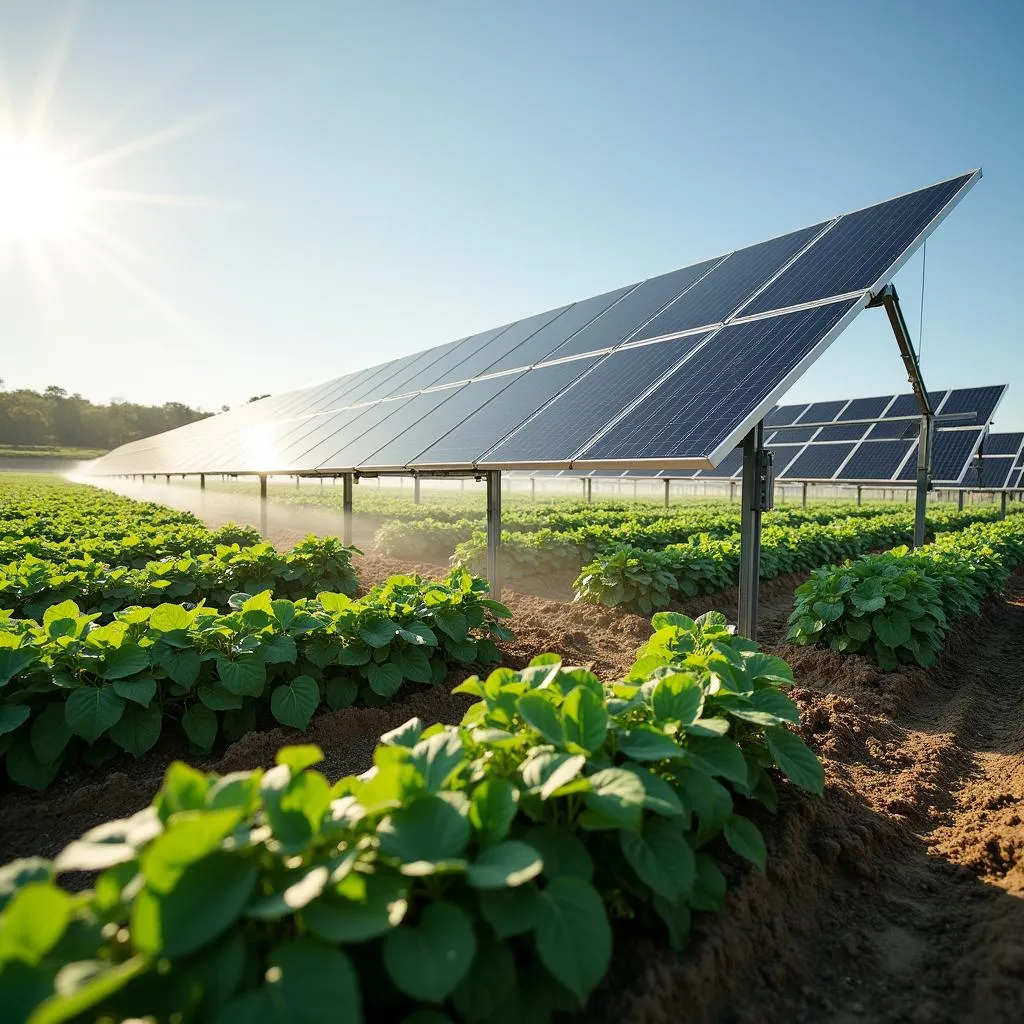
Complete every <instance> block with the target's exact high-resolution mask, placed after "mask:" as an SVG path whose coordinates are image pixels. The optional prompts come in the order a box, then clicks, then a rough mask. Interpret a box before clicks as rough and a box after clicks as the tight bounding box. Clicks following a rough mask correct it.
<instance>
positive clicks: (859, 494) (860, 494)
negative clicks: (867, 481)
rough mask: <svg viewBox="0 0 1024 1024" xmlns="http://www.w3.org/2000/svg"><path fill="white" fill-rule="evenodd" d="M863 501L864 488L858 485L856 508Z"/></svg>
mask: <svg viewBox="0 0 1024 1024" xmlns="http://www.w3.org/2000/svg"><path fill="white" fill-rule="evenodd" d="M863 501H864V488H863V487H861V485H860V484H857V508H860V506H861V504H862V502H863Z"/></svg>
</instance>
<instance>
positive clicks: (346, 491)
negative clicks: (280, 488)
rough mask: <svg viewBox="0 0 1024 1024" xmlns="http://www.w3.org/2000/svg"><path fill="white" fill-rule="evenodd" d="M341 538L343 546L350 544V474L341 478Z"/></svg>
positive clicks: (349, 545)
mask: <svg viewBox="0 0 1024 1024" xmlns="http://www.w3.org/2000/svg"><path fill="white" fill-rule="evenodd" d="M296 479H297V478H296ZM341 486H342V490H341V540H342V543H343V544H344V545H345V547H347V548H349V547H351V546H352V474H351V473H346V474H345V475H344V476H343V477H342V478H341Z"/></svg>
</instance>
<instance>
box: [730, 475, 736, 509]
mask: <svg viewBox="0 0 1024 1024" xmlns="http://www.w3.org/2000/svg"><path fill="white" fill-rule="evenodd" d="M735 500H736V481H735V480H730V481H729V504H730V505H731V504H732V503H733V502H734V501H735Z"/></svg>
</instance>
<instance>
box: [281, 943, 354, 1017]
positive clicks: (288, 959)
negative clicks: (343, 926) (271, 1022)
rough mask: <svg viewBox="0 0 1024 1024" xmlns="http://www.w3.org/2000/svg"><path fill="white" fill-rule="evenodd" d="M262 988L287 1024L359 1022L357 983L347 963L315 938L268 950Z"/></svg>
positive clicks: (349, 963)
mask: <svg viewBox="0 0 1024 1024" xmlns="http://www.w3.org/2000/svg"><path fill="white" fill-rule="evenodd" d="M267 959H268V963H269V964H270V969H269V970H268V971H267V982H266V987H267V989H268V990H269V991H270V997H271V1002H272V1004H273V1005H274V1006H276V1007H281V1008H284V1010H285V1012H284V1013H283V1014H280V1013H279V1014H278V1015H276V1016H277V1019H278V1020H282V1021H284V1020H287V1022H288V1024H323V1022H324V1021H328V1020H337V1021H359V1020H362V997H361V995H360V991H359V980H358V978H357V976H356V972H355V969H354V968H353V966H352V962H351V960H349V958H348V957H347V956H346V955H345V954H344V953H343V952H342V951H341V950H339V949H335V948H334V947H332V946H328V945H326V944H325V943H323V942H320V941H319V940H318V939H312V938H300V939H293V940H292V941H291V942H286V943H284V944H283V945H280V946H277V947H276V948H275V949H272V950H271V951H270V955H269V957H268V958H267Z"/></svg>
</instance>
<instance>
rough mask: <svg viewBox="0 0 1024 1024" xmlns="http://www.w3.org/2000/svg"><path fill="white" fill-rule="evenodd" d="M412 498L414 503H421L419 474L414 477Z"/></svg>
mask: <svg viewBox="0 0 1024 1024" xmlns="http://www.w3.org/2000/svg"><path fill="white" fill-rule="evenodd" d="M412 500H413V504H414V505H418V504H419V503H420V478H419V477H418V476H414V477H413V478H412Z"/></svg>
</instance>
